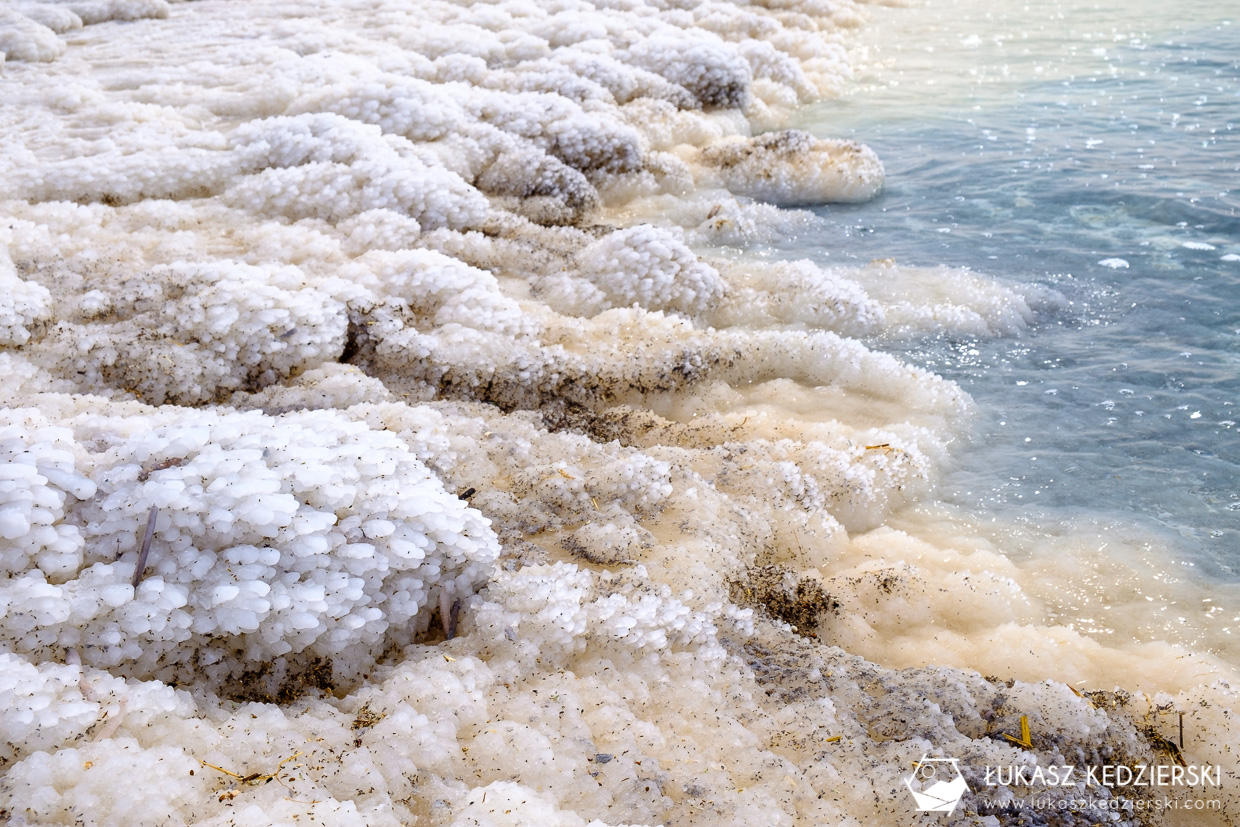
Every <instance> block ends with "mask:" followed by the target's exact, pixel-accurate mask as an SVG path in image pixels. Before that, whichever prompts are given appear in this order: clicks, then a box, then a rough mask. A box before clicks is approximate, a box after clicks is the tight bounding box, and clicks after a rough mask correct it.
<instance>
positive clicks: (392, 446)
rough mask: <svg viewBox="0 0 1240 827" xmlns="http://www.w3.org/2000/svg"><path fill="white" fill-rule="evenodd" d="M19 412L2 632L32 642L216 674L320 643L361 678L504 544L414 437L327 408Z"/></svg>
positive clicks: (98, 662)
mask: <svg viewBox="0 0 1240 827" xmlns="http://www.w3.org/2000/svg"><path fill="white" fill-rule="evenodd" d="M6 419H8V421H9V422H10V423H11V424H10V425H9V426H8V427H7V428H6V429H5V431H4V432H3V444H4V446H5V450H7V452H8V454H9V464H7V465H5V466H4V468H5V469H7V470H6V471H5V481H4V485H3V490H4V491H6V492H7V493H5V494H4V495H3V496H5V498H6V500H7V504H6V506H5V508H4V515H5V519H4V523H3V526H2V530H3V536H4V537H5V541H6V547H7V548H9V549H14V550H18V551H19V553H18V555H17V556H16V557H14V556H13V553H12V552H10V553H9V554H7V555H6V557H5V559H4V562H5V568H6V569H7V570H8V572H9V574H10V577H9V579H8V580H6V581H4V583H3V586H2V587H0V592H2V593H3V599H2V601H0V606H2V609H0V640H3V644H4V646H6V647H8V648H10V649H11V650H12V651H16V652H21V653H24V654H26V655H27V656H30V657H35V658H47V657H51V656H53V653H55V652H57V651H65V650H69V649H79V650H80V651H81V657H82V659H83V662H85V663H87V664H90V665H93V666H104V667H110V668H114V669H117V670H119V671H120V672H121V673H123V674H127V675H132V676H140V677H144V678H150V677H154V676H157V675H158V676H162V677H164V678H165V679H172V678H177V679H179V680H183V681H184V680H203V679H205V680H208V681H209V682H211V683H213V684H215V685H219V683H220V682H221V681H223V680H225V679H227V678H230V677H236V676H238V675H239V674H240V673H241V672H242V671H244V670H246V669H248V668H252V665H253V664H256V663H259V662H262V661H271V660H273V659H276V658H280V657H282V656H285V655H298V654H313V655H316V656H320V657H325V658H329V659H331V660H332V661H333V663H334V664H335V666H334V674H335V679H337V680H346V681H348V680H352V679H356V678H357V677H359V676H360V674H361V672H362V670H364V669H366V668H367V665H368V663H369V662H370V661H372V660H373V658H374V657H375V656H376V655H377V654H378V651H379V650H380V649H381V648H382V646H383V645H384V641H385V640H387V639H389V638H392V639H397V640H399V639H406V640H407V639H410V638H411V637H412V635H413V634H414V633H416V632H417V631H418V630H419V629H424V628H426V626H427V624H428V622H429V621H428V617H427V614H428V612H427V611H424V609H426V608H427V607H428V606H436V607H437V606H439V605H440V602H441V601H446V602H447V604H451V602H452V601H454V600H456V599H459V598H461V597H463V596H467V595H469V594H471V593H472V592H473V591H474V590H475V589H476V588H477V587H478V586H479V585H480V584H481V583H483V582H485V580H486V578H487V576H488V574H489V571H490V567H491V563H492V561H493V560H494V558H495V555H496V554H497V551H498V549H497V547H496V545H495V539H494V535H493V534H492V533H491V531H490V529H489V528H488V525H487V522H486V520H485V519H483V518H482V517H481V516H480V515H478V514H477V512H474V511H470V510H469V509H468V508H467V507H466V505H465V503H463V502H462V501H461V500H459V499H457V498H456V497H455V496H453V495H451V494H448V493H446V492H444V490H443V488H442V487H441V486H440V484H439V482H438V481H437V480H436V479H435V477H434V476H433V475H432V474H431V473H430V472H429V471H427V469H426V468H425V466H424V465H423V464H422V463H421V462H419V461H418V460H417V459H416V458H414V457H413V456H412V455H411V454H409V452H408V450H407V449H406V448H405V446H404V444H403V443H402V442H400V441H399V440H397V439H395V438H394V437H392V436H390V435H384V434H382V433H377V432H374V431H371V430H370V429H368V428H366V427H365V426H363V425H359V424H356V423H352V422H349V421H348V420H345V419H343V418H341V417H339V416H337V415H334V414H332V413H328V412H312V413H304V414H287V415H285V416H283V417H281V418H279V419H272V418H270V417H266V416H264V415H262V414H260V413H248V414H235V413H223V414H220V413H210V412H193V411H182V412H180V413H172V411H171V410H166V411H161V412H151V413H150V414H148V415H147V416H130V417H124V416H121V417H117V416H112V417H108V416H91V415H89V414H82V415H81V416H79V417H77V418H76V419H75V420H73V421H72V430H71V431H70V430H67V429H65V428H63V427H62V428H49V427H48V426H47V425H45V424H38V423H40V420H41V419H42V418H41V417H39V416H38V415H37V414H34V413H31V412H24V413H22V412H9V413H7V414H6ZM151 507H155V508H157V509H158V510H159V511H158V518H157V521H156V527H155V534H154V543H153V550H152V552H151V556H150V560H149V561H148V562H147V564H146V567H145V569H144V571H143V572H142V573H141V574H140V576H138V580H139V582H138V587H137V588H136V589H135V588H134V587H133V586H131V585H130V581H131V580H132V579H133V578H134V577H135V564H136V561H137V559H138V544H139V542H140V541H141V534H142V527H143V526H144V525H145V522H146V519H147V514H148V512H149V510H150V509H151ZM24 558H25V559H28V560H29V561H30V562H29V563H27V562H25V559H24ZM31 564H33V565H31Z"/></svg>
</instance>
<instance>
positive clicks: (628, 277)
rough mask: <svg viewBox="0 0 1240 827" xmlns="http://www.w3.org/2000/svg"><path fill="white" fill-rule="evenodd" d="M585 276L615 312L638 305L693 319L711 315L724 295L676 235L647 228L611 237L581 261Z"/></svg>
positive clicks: (590, 247) (715, 277)
mask: <svg viewBox="0 0 1240 827" xmlns="http://www.w3.org/2000/svg"><path fill="white" fill-rule="evenodd" d="M578 262H579V264H580V268H581V275H582V276H584V277H585V278H586V279H588V280H589V281H590V282H592V283H593V284H594V285H595V286H596V287H598V288H599V289H600V290H602V291H603V292H604V293H606V294H607V298H608V299H609V300H610V302H611V305H612V306H613V307H624V306H627V305H632V304H637V305H639V306H641V307H644V308H646V309H647V310H671V311H675V312H677V313H683V314H685V315H688V316H698V315H702V314H704V313H708V312H710V310H711V309H713V307H714V305H715V304H716V302H718V301H719V298H720V297H721V296H722V295H723V292H724V284H723V280H722V279H720V278H719V274H718V273H717V272H715V269H714V268H713V267H711V266H710V265H708V264H705V263H703V262H702V261H699V260H698V258H697V256H695V255H694V254H693V251H692V250H690V249H689V248H688V247H687V246H686V245H685V243H684V242H683V241H681V240H680V239H679V238H678V237H677V236H676V235H674V234H673V233H672V232H670V231H668V230H664V229H660V228H658V227H652V226H650V225H646V224H642V225H638V226H636V227H630V228H628V229H626V230H618V231H616V232H614V233H610V234H608V235H606V236H604V237H603V238H600V239H599V240H598V241H595V242H594V243H592V244H590V245H588V246H587V247H586V248H585V249H583V250H582V251H581V253H580V254H579V255H578Z"/></svg>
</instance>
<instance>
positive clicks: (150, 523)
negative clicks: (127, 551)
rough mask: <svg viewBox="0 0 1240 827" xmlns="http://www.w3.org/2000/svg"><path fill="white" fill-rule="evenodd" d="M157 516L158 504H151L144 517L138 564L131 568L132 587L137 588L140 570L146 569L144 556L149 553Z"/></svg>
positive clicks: (140, 575)
mask: <svg viewBox="0 0 1240 827" xmlns="http://www.w3.org/2000/svg"><path fill="white" fill-rule="evenodd" d="M158 517H159V506H157V505H153V506H151V513H150V514H149V515H148V516H147V518H146V536H145V537H143V538H142V551H140V552H138V565H137V566H135V567H134V570H133V583H132V585H133V587H134V588H135V589H136V588H138V583H140V582H141V581H142V572H143V571H145V570H146V558H147V557H148V556H149V555H150V553H151V540H152V539H154V537H155V520H156V518H158Z"/></svg>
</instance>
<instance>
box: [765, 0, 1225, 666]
mask: <svg viewBox="0 0 1240 827" xmlns="http://www.w3.org/2000/svg"><path fill="white" fill-rule="evenodd" d="M1136 5H1137V6H1138V8H1134V7H1133V4H1131V3H1125V4H1122V6H1121V5H1119V4H1116V5H1108V4H1105V3H1102V4H1099V3H1089V4H1086V3H1058V4H1052V5H1051V6H1049V7H1048V6H1046V5H1044V4H1037V5H1024V4H1020V3H1005V4H998V5H996V4H991V3H987V4H974V3H971V2H968V0H959V2H943V3H930V4H925V5H924V6H922V7H919V8H916V9H901V10H900V11H898V12H895V11H891V12H879V14H880V16H882V17H883V24H884V27H885V26H886V25H891V26H892V27H895V28H898V29H900V30H901V31H903V32H904V36H902V37H895V38H891V37H887V36H884V37H883V38H882V39H878V38H872V39H869V40H866V39H865V38H866V35H865V34H863V35H862V40H863V42H862V43H861V44H860V45H859V46H858V47H857V54H858V56H859V63H861V64H862V65H863V68H862V69H861V71H860V72H859V79H858V87H859V88H858V91H857V93H856V95H855V96H854V97H852V98H846V99H843V100H839V101H831V102H827V103H824V104H821V105H818V106H816V107H811V108H810V109H809V110H807V111H805V112H804V113H803V114H802V122H803V123H805V124H806V125H808V126H810V127H811V128H814V129H827V128H830V129H832V130H835V131H837V132H838V133H839V134H844V135H849V136H852V137H856V138H858V139H860V140H864V141H866V142H867V143H869V144H870V145H872V146H874V147H875V148H876V149H877V150H878V152H879V155H880V156H881V157H882V158H883V159H884V162H885V164H886V166H887V171H888V180H887V185H886V189H885V191H884V193H883V194H882V195H881V196H880V197H879V198H878V199H876V200H875V201H873V202H871V203H869V204H866V205H862V206H859V207H830V208H827V209H825V210H823V211H822V213H823V215H824V217H825V218H826V220H827V221H828V222H829V224H830V229H829V230H828V231H827V232H826V233H825V234H824V235H822V236H818V237H811V236H810V235H808V234H803V235H801V236H799V237H798V238H796V239H795V240H793V241H791V242H787V243H785V245H784V246H783V248H782V252H784V253H785V254H787V253H794V254H798V255H810V256H813V257H816V258H818V259H819V260H821V261H832V262H836V263H841V262H842V261H845V260H857V261H865V260H867V259H869V258H873V257H880V256H881V257H894V258H895V259H896V260H897V261H898V262H900V263H910V264H923V265H929V264H938V263H946V264H949V265H953V266H960V267H971V268H974V269H976V270H979V271H983V272H987V273H993V274H995V275H996V276H998V277H1000V278H1001V279H1010V280H1012V281H1016V282H1023V283H1029V282H1033V283H1040V284H1043V285H1046V286H1048V287H1051V288H1053V289H1055V290H1056V291H1058V292H1059V293H1060V294H1062V295H1063V296H1064V298H1065V301H1064V302H1063V303H1062V304H1060V305H1059V306H1058V307H1056V308H1053V309H1050V310H1049V311H1048V312H1044V313H1042V314H1041V315H1040V316H1039V318H1038V320H1037V321H1036V322H1035V323H1034V324H1033V325H1032V326H1031V327H1030V328H1029V329H1028V330H1026V331H1024V332H1023V334H1022V335H1020V336H1018V337H1016V338H1000V339H995V338H976V339H975V338H970V337H960V336H949V337H943V336H938V337H929V338H927V337H923V338H920V339H914V340H912V341H888V342H887V344H886V345H885V347H887V348H889V349H894V350H896V351H897V352H899V353H901V354H902V355H904V356H905V357H906V358H909V359H910V360H911V361H913V362H914V363H915V364H921V365H925V366H926V367H929V368H930V369H932V370H934V371H936V372H938V373H940V374H942V375H944V376H946V377H948V378H951V379H954V380H956V381H958V382H960V383H961V384H962V385H963V386H964V387H965V388H966V389H967V390H968V391H969V393H970V394H971V395H972V396H973V398H974V399H975V400H976V401H977V402H978V405H979V411H980V412H979V416H978V418H977V420H976V421H975V424H974V430H973V432H972V434H971V437H972V438H971V440H970V443H969V445H968V446H967V447H965V448H963V449H962V450H960V451H958V452H957V453H956V458H957V464H956V466H955V468H954V470H953V471H952V472H951V473H950V474H949V476H948V478H947V479H946V480H945V481H944V484H943V485H942V486H941V487H940V488H939V489H938V491H937V493H938V495H939V497H940V499H942V500H943V501H944V502H943V503H942V504H941V505H940V506H934V507H928V506H924V505H923V506H921V507H919V511H918V513H916V514H909V515H906V519H907V520H908V523H907V524H906V526H905V527H906V528H907V529H908V530H909V531H910V532H911V533H913V534H916V535H918V536H922V537H925V536H927V534H928V532H927V525H928V524H935V525H938V526H939V529H938V530H935V531H933V532H930V534H931V535H932V536H937V537H938V538H939V540H938V542H940V543H944V544H949V545H953V544H954V545H960V544H962V543H963V544H965V545H969V544H970V543H972V542H975V541H976V540H975V539H966V538H979V537H984V538H985V541H984V542H985V544H987V545H993V547H995V548H997V549H1001V550H1002V552H1003V553H1004V554H1005V555H1006V557H1007V558H1008V559H1009V560H1010V561H1011V563H1012V565H1014V566H1016V567H1017V571H1016V572H1014V576H1016V577H1017V578H1018V579H1019V580H1020V582H1021V583H1022V585H1023V586H1024V588H1025V589H1026V590H1027V591H1029V592H1030V593H1031V594H1032V595H1037V598H1038V599H1039V600H1041V601H1043V606H1042V609H1041V611H1043V612H1044V614H1043V615H1042V616H1041V617H1040V618H1039V620H1038V622H1040V623H1056V624H1064V625H1066V626H1068V627H1070V628H1073V629H1076V630H1079V631H1081V632H1084V633H1087V634H1090V635H1091V636H1092V637H1093V638H1094V639H1096V640H1100V641H1112V642H1115V643H1117V644H1121V645H1123V646H1128V645H1129V644H1135V643H1137V642H1139V641H1147V642H1148V641H1171V642H1175V643H1179V644H1184V645H1189V646H1192V647H1194V648H1196V649H1198V650H1202V651H1212V652H1215V653H1217V654H1219V655H1221V656H1222V657H1224V658H1225V659H1226V660H1229V661H1231V662H1233V663H1235V662H1237V660H1238V659H1240V653H1238V651H1237V647H1236V646H1235V644H1234V643H1233V639H1234V637H1233V633H1240V620H1238V619H1237V618H1235V617H1233V616H1232V615H1233V614H1234V612H1233V613H1229V612H1227V611H1226V610H1225V609H1224V608H1222V607H1225V606H1228V605H1235V602H1234V601H1235V597H1236V595H1237V593H1238V592H1237V588H1236V584H1237V581H1238V580H1240V571H1238V569H1237V567H1238V566H1240V556H1237V551H1236V549H1237V547H1238V546H1237V540H1238V539H1240V522H1238V520H1237V511H1238V510H1240V488H1238V487H1237V486H1236V484H1235V482H1234V474H1235V468H1236V463H1237V462H1238V461H1240V436H1238V435H1237V433H1236V421H1237V420H1240V416H1236V405H1237V403H1240V397H1238V396H1237V394H1236V390H1237V385H1236V379H1235V365H1236V353H1237V348H1238V347H1240V341H1238V339H1237V336H1238V335H1240V334H1238V331H1237V320H1238V319H1240V294H1237V292H1236V285H1237V283H1238V279H1240V271H1237V270H1236V265H1235V255H1236V252H1237V250H1240V240H1238V239H1237V229H1240V217H1238V216H1237V208H1238V206H1240V196H1238V195H1237V193H1236V192H1234V191H1233V189H1232V187H1231V181H1232V180H1233V179H1234V176H1235V173H1236V170H1237V169H1238V168H1240V167H1238V162H1237V158H1240V123H1235V122H1234V118H1235V112H1236V103H1237V100H1238V99H1240V83H1238V82H1237V77H1236V61H1235V57H1234V55H1235V54H1236V50H1237V46H1240V27H1237V26H1233V25H1231V23H1230V22H1229V21H1228V20H1227V19H1226V18H1227V14H1228V12H1229V10H1228V9H1225V8H1224V7H1223V6H1222V5H1220V4H1218V3H1209V2H1199V3H1189V4H1176V5H1175V7H1174V9H1172V8H1171V7H1170V6H1168V5H1167V4H1156V3H1138V4H1136ZM880 30H883V31H889V30H886V29H885V28H883V29H880ZM871 31H872V30H871ZM944 513H946V514H947V515H948V516H947V517H946V518H944V516H943V515H944ZM940 521H941V522H940ZM945 525H950V526H952V529H951V530H949V531H944V530H942V527H943V526H945ZM955 532H959V533H958V534H957V533H955ZM884 645H885V644H884ZM877 648H883V646H879V647H877ZM874 651H876V650H874ZM1061 651H1062V649H1061ZM876 653H877V652H876ZM977 656H978V655H977V653H974V654H971V655H962V657H964V658H965V659H966V660H970V659H971V658H975V657H977ZM896 659H897V660H899V661H900V662H907V661H905V659H904V658H903V657H898V656H896ZM913 659H914V660H915V657H914V658H913ZM1155 660H1157V658H1155ZM972 662H973V663H975V664H976V663H978V661H976V660H973V661H972ZM1134 662H1135V661H1134ZM1140 669H1145V667H1139V670H1140ZM1139 670H1138V671H1139ZM1124 671H1127V670H1124ZM1146 674H1147V675H1150V674H1157V670H1155V672H1150V671H1149V670H1148V669H1147V670H1146Z"/></svg>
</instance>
